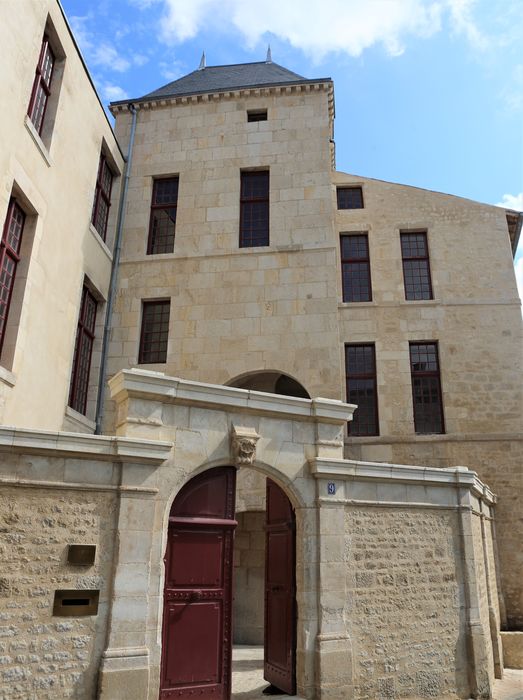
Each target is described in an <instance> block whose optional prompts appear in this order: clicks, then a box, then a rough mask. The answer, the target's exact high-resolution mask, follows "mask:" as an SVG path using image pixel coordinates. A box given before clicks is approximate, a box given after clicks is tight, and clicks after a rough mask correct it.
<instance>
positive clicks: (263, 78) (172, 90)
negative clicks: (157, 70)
mask: <svg viewBox="0 0 523 700" xmlns="http://www.w3.org/2000/svg"><path fill="white" fill-rule="evenodd" d="M326 80H330V78H326ZM304 82H306V83H308V82H317V81H316V80H314V81H311V80H308V79H307V78H304V77H303V76H302V75H298V74H297V73H293V71H290V70H288V69H287V68H284V67H283V66H279V65H278V64H277V63H272V62H265V61H262V62H258V63H239V64H236V65H232V66H209V67H206V68H202V69H201V70H195V71H193V72H192V73H189V74H188V75H184V76H183V77H182V78H178V80H174V81H173V82H172V83H168V84H167V85H164V86H163V87H161V88H159V89H158V90H154V91H153V92H149V93H148V94H147V95H144V96H143V97H141V98H140V99H142V100H143V99H155V98H161V97H173V96H177V95H194V94H200V93H207V92H216V91H218V90H238V89H239V88H248V87H258V86H260V85H285V84H297V83H304Z"/></svg>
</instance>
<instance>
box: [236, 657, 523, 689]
mask: <svg viewBox="0 0 523 700" xmlns="http://www.w3.org/2000/svg"><path fill="white" fill-rule="evenodd" d="M232 659H233V662H232V700H268V699H269V698H270V696H268V695H263V693H262V691H263V689H264V688H266V687H267V685H268V684H267V681H264V680H263V647H250V646H235V647H234V650H233V654H232ZM273 697H275V698H278V697H280V698H281V700H292V699H291V697H290V696H289V695H282V696H273ZM293 698H295V699H297V696H293ZM340 700H342V699H341V698H340ZM376 700H378V699H376ZM494 700H523V671H516V670H514V669H511V668H506V669H505V672H504V676H503V680H502V681H496V685H495V688H494Z"/></svg>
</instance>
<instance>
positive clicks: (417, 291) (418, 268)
mask: <svg viewBox="0 0 523 700" xmlns="http://www.w3.org/2000/svg"><path fill="white" fill-rule="evenodd" d="M401 255H402V258H403V281H404V284H405V299H407V300H411V301H412V300H416V299H432V298H433V295H432V283H431V279H430V264H429V256H428V246H427V234H426V233H424V232H423V231H420V232H416V233H402V234H401Z"/></svg>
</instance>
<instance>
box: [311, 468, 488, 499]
mask: <svg viewBox="0 0 523 700" xmlns="http://www.w3.org/2000/svg"><path fill="white" fill-rule="evenodd" d="M309 465H310V470H311V473H312V474H314V476H315V477H316V478H317V479H328V478H331V479H334V478H335V479H342V480H350V479H359V480H364V481H386V482H389V483H394V482H395V483H404V484H418V485H422V486H423V485H424V486H449V487H454V488H456V487H458V488H464V489H467V490H469V491H471V492H472V493H473V494H474V495H475V496H477V497H478V498H481V499H482V500H484V501H485V502H486V503H487V504H489V505H490V504H494V503H496V500H497V498H496V496H495V494H494V493H492V491H491V490H490V489H489V487H488V486H486V485H485V484H484V483H483V482H482V481H481V480H480V479H479V477H478V475H477V474H476V472H474V471H472V470H470V469H468V468H467V467H446V468H437V467H418V466H410V465H406V464H388V463H386V462H360V461H356V460H352V459H318V458H316V459H311V460H309Z"/></svg>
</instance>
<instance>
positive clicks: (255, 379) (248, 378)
mask: <svg viewBox="0 0 523 700" xmlns="http://www.w3.org/2000/svg"><path fill="white" fill-rule="evenodd" d="M226 386H233V387H236V388H237V389H250V390H252V391H266V392H268V393H270V394H280V395H283V396H295V397H297V398H300V399H310V398H311V396H310V394H309V392H308V391H307V389H306V388H305V387H304V386H303V384H302V383H301V382H299V381H298V380H297V379H296V378H295V377H293V376H291V375H290V374H287V373H286V372H281V371H280V370H256V371H253V372H246V373H244V374H239V375H238V376H237V377H233V378H232V379H230V380H229V381H228V382H227V383H226Z"/></svg>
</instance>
